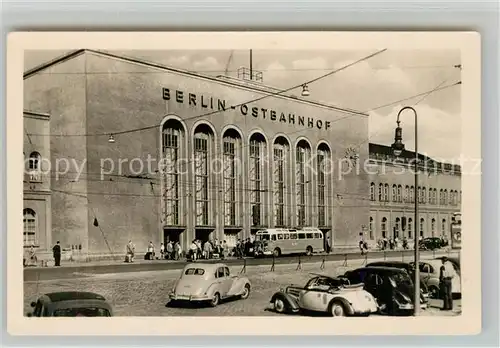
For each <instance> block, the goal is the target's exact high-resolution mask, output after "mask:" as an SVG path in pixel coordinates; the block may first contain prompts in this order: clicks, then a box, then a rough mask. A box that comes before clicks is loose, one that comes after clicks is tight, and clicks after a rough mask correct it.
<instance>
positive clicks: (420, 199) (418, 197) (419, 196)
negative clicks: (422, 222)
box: [417, 186, 422, 203]
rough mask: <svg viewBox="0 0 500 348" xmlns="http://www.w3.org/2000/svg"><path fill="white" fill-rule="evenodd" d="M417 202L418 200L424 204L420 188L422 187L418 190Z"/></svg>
mask: <svg viewBox="0 0 500 348" xmlns="http://www.w3.org/2000/svg"><path fill="white" fill-rule="evenodd" d="M417 200H418V203H422V189H421V188H420V186H419V187H418V190H417Z"/></svg>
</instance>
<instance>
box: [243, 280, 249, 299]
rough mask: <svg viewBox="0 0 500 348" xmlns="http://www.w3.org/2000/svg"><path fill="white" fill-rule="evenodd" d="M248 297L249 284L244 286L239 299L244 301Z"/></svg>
mask: <svg viewBox="0 0 500 348" xmlns="http://www.w3.org/2000/svg"><path fill="white" fill-rule="evenodd" d="M248 296H250V284H245V288H244V289H243V294H241V299H242V300H245V299H247V298H248Z"/></svg>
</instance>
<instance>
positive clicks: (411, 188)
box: [410, 186, 415, 202]
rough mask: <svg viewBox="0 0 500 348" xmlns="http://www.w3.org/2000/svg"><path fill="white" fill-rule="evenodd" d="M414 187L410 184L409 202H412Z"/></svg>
mask: <svg viewBox="0 0 500 348" xmlns="http://www.w3.org/2000/svg"><path fill="white" fill-rule="evenodd" d="M414 194H415V188H414V187H413V186H410V202H413V201H414V200H415V196H414Z"/></svg>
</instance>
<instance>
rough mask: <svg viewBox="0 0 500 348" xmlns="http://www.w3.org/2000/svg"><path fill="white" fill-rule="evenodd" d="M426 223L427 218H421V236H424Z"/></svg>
mask: <svg viewBox="0 0 500 348" xmlns="http://www.w3.org/2000/svg"><path fill="white" fill-rule="evenodd" d="M424 224H425V220H424V218H421V219H420V237H424Z"/></svg>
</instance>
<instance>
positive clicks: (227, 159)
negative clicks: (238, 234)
mask: <svg viewBox="0 0 500 348" xmlns="http://www.w3.org/2000/svg"><path fill="white" fill-rule="evenodd" d="M240 140H241V139H240V136H239V134H238V133H237V132H236V131H235V130H233V129H228V130H227V131H226V132H225V134H224V138H223V151H224V174H223V175H224V225H225V226H236V225H239V221H237V218H236V216H237V204H238V201H239V199H238V197H237V194H236V188H237V176H238V173H237V163H238V162H237V158H239V156H238V153H239V145H240Z"/></svg>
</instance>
